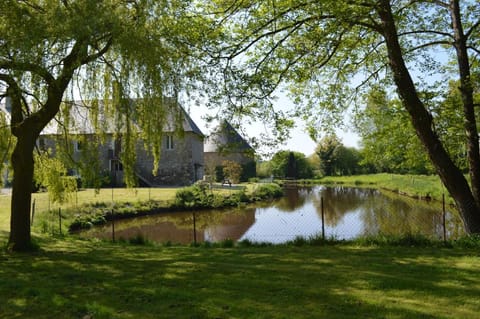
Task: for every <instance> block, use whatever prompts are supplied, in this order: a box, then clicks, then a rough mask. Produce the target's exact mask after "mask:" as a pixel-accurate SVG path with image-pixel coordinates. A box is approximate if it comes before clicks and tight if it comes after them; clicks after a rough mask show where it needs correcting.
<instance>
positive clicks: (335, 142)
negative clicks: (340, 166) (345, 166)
mask: <svg viewBox="0 0 480 319" xmlns="http://www.w3.org/2000/svg"><path fill="white" fill-rule="evenodd" d="M341 145H342V143H341V142H340V140H339V139H338V137H337V136H336V135H334V134H332V135H327V136H325V137H324V138H323V139H321V140H320V141H319V142H318V144H317V147H316V149H315V153H316V154H317V155H318V158H319V159H320V167H321V169H322V171H323V174H324V175H326V176H332V175H334V173H335V166H336V165H337V163H336V161H337V159H336V158H335V150H336V149H337V148H338V147H340V146H341Z"/></svg>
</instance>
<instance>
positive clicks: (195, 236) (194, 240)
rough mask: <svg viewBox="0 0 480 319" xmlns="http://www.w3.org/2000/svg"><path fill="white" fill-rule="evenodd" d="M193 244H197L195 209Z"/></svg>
mask: <svg viewBox="0 0 480 319" xmlns="http://www.w3.org/2000/svg"><path fill="white" fill-rule="evenodd" d="M193 244H194V245H195V246H197V223H196V216H195V211H193Z"/></svg>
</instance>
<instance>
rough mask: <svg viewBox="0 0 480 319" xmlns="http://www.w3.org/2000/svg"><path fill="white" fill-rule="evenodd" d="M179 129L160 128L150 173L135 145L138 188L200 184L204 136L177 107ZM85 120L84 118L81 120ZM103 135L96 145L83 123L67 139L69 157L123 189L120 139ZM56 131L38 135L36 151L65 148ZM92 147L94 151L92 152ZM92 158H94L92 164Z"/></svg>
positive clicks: (149, 162)
mask: <svg viewBox="0 0 480 319" xmlns="http://www.w3.org/2000/svg"><path fill="white" fill-rule="evenodd" d="M178 107H179V108H180V113H181V117H182V119H181V121H180V123H181V124H180V125H181V127H180V129H179V128H178V127H177V126H176V125H178V124H174V123H173V122H176V123H178V119H177V120H171V122H172V123H168V124H167V125H164V130H163V132H162V136H161V138H162V143H161V155H160V163H159V167H158V170H157V171H156V172H155V174H154V173H153V168H154V157H153V156H152V154H150V152H149V151H147V150H146V149H145V147H144V143H143V141H142V140H138V141H136V147H135V149H136V154H135V157H136V161H135V165H134V172H135V175H136V177H137V180H138V185H141V186H183V185H191V184H192V183H194V182H195V181H197V180H201V179H202V178H203V175H204V157H203V147H204V135H203V133H202V132H201V131H200V129H199V128H198V126H197V125H196V124H195V123H194V122H193V120H192V119H191V118H190V116H189V115H188V114H187V112H186V111H185V110H184V109H183V108H182V107H181V106H178ZM85 118H87V117H85ZM106 130H107V132H104V137H103V138H102V141H101V142H100V143H98V142H97V143H94V140H98V136H96V135H95V133H94V132H93V129H92V128H91V125H88V124H85V123H83V124H82V126H81V128H80V129H78V128H77V129H76V131H75V134H70V135H69V136H68V137H67V140H66V141H67V143H69V144H70V156H71V158H72V159H73V160H74V162H77V163H78V162H81V163H83V164H84V165H85V164H86V165H88V163H89V161H90V160H91V161H92V169H96V170H98V171H101V172H102V173H106V174H108V175H109V177H110V181H111V184H112V186H122V185H124V174H123V164H122V161H121V154H122V138H121V135H120V137H119V134H114V133H113V132H108V130H109V129H108V128H106ZM57 132H58V130H57V129H55V128H52V127H49V128H47V129H46V130H45V131H44V132H42V134H41V136H40V138H39V139H38V141H37V145H38V146H39V148H40V149H50V150H51V154H52V155H54V156H55V154H56V153H57V147H56V145H57V143H58V141H59V140H62V141H63V143H64V144H65V137H64V136H61V135H60V134H57ZM92 145H95V146H94V149H92ZM94 153H96V154H94ZM93 158H96V159H97V160H96V162H95V163H94V161H93ZM71 173H72V174H74V175H76V174H78V171H76V170H75V169H74V168H73V169H72V170H71ZM80 178H81V176H80Z"/></svg>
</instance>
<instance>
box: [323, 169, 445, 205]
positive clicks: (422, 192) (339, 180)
mask: <svg viewBox="0 0 480 319" xmlns="http://www.w3.org/2000/svg"><path fill="white" fill-rule="evenodd" d="M318 183H320V184H324V185H329V184H342V185H346V186H357V187H358V186H361V187H375V188H384V189H387V190H390V191H394V192H397V193H400V194H404V195H408V196H411V197H416V198H425V197H431V198H433V199H435V200H438V201H440V200H441V199H442V195H443V194H445V196H446V198H447V201H448V202H449V203H452V200H451V199H450V198H448V193H447V191H446V189H445V187H444V186H443V185H442V183H441V182H440V178H439V177H438V176H435V175H431V176H426V175H398V174H386V173H383V174H372V175H355V176H328V177H324V178H322V179H320V180H319V181H318Z"/></svg>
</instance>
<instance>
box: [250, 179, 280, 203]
mask: <svg viewBox="0 0 480 319" xmlns="http://www.w3.org/2000/svg"><path fill="white" fill-rule="evenodd" d="M282 196H283V190H282V188H281V187H280V186H279V185H277V184H273V183H271V184H260V185H258V186H257V187H255V189H254V190H253V191H252V194H251V197H252V200H254V201H259V200H265V199H271V198H279V197H282Z"/></svg>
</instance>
